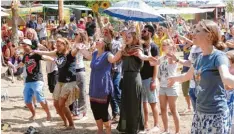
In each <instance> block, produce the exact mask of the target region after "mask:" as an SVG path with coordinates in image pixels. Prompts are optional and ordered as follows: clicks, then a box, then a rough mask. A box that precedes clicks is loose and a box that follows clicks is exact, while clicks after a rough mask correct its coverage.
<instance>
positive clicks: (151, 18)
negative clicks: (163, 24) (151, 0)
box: [104, 0, 164, 22]
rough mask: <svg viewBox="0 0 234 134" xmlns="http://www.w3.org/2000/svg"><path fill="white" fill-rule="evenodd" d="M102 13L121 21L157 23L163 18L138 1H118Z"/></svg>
mask: <svg viewBox="0 0 234 134" xmlns="http://www.w3.org/2000/svg"><path fill="white" fill-rule="evenodd" d="M104 13H106V14H108V15H110V16H113V17H117V18H119V19H123V20H134V21H143V22H159V21H163V20H164V18H163V17H162V16H161V15H160V14H158V13H157V11H156V10H155V9H153V8H152V7H151V6H149V5H147V4H146V3H145V2H143V1H140V0H129V1H120V2H117V3H115V4H114V5H113V6H111V7H109V8H107V9H106V10H104Z"/></svg>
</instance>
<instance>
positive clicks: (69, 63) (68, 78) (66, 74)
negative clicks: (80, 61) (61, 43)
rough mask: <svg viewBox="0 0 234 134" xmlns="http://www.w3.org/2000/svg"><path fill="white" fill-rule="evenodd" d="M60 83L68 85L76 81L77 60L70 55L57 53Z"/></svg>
mask: <svg viewBox="0 0 234 134" xmlns="http://www.w3.org/2000/svg"><path fill="white" fill-rule="evenodd" d="M57 56H58V57H57V59H56V64H57V66H58V82H62V83H67V82H72V81H76V62H75V61H76V58H75V57H73V56H72V55H71V52H69V54H67V55H64V54H59V53H57Z"/></svg>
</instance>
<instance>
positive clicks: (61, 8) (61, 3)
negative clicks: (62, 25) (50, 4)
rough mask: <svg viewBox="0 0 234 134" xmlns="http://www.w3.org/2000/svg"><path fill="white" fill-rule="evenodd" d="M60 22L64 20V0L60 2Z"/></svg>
mask: <svg viewBox="0 0 234 134" xmlns="http://www.w3.org/2000/svg"><path fill="white" fill-rule="evenodd" d="M58 12H59V20H63V18H64V16H63V0H59V1H58Z"/></svg>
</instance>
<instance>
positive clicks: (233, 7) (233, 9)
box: [226, 0, 234, 13]
mask: <svg viewBox="0 0 234 134" xmlns="http://www.w3.org/2000/svg"><path fill="white" fill-rule="evenodd" d="M226 5H227V6H226V10H227V12H228V13H234V0H228V1H227V2H226Z"/></svg>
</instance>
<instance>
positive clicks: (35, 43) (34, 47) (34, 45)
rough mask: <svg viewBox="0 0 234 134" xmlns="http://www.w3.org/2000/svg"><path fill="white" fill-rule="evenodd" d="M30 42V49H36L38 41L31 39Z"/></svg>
mask: <svg viewBox="0 0 234 134" xmlns="http://www.w3.org/2000/svg"><path fill="white" fill-rule="evenodd" d="M31 42H32V46H31V48H32V50H36V49H37V48H38V43H39V41H38V40H31Z"/></svg>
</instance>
